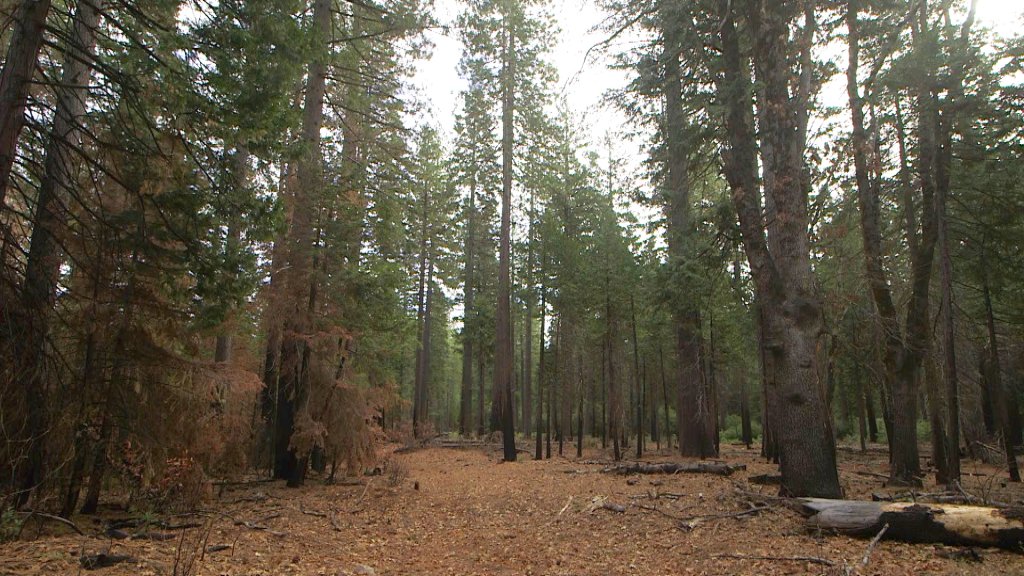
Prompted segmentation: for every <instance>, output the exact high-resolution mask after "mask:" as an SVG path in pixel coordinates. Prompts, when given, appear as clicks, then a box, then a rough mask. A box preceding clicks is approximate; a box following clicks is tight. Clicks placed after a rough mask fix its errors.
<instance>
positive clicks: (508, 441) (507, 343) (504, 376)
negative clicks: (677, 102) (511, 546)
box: [494, 14, 516, 462]
mask: <svg viewBox="0 0 1024 576" xmlns="http://www.w3.org/2000/svg"><path fill="white" fill-rule="evenodd" d="M503 19H504V24H503V25H504V30H503V31H502V35H503V42H502V69H501V89H502V102H501V230H500V240H499V242H500V246H499V249H498V304H497V311H496V314H495V317H496V328H495V350H494V387H495V399H496V408H497V410H496V412H497V413H498V415H499V418H500V423H501V434H502V445H503V451H504V458H505V461H507V462H514V461H515V459H516V438H515V409H514V407H513V405H512V353H513V350H512V324H511V320H512V318H511V302H510V300H511V285H510V284H511V270H510V257H511V229H512V144H513V133H512V132H513V128H512V122H513V116H514V107H515V94H514V85H515V77H516V51H515V35H514V34H513V32H512V23H511V22H510V16H509V15H508V14H504V15H503Z"/></svg>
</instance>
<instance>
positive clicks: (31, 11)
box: [0, 0, 95, 244]
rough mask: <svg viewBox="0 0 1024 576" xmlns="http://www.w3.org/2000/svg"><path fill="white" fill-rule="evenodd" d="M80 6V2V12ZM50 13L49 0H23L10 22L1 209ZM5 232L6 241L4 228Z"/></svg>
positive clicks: (0, 119) (0, 89)
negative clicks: (11, 29)
mask: <svg viewBox="0 0 1024 576" xmlns="http://www.w3.org/2000/svg"><path fill="white" fill-rule="evenodd" d="M83 5H84V4H80V5H79V10H80V11H81V7H82V6H83ZM49 12H50V0H22V2H21V4H20V5H19V6H18V9H17V12H16V13H15V15H14V19H13V22H12V24H13V26H14V33H13V34H11V43H10V44H9V45H8V47H7V52H6V54H5V55H4V64H3V70H2V71H0V211H3V209H4V208H5V207H6V199H7V187H8V186H9V182H10V178H11V170H12V168H13V166H14V158H15V156H16V154H17V148H18V136H19V135H20V134H21V128H22V126H24V124H25V105H26V103H27V100H28V91H29V90H28V89H29V85H30V84H31V83H32V75H33V74H34V73H35V69H36V61H37V60H38V58H39V49H40V48H41V47H42V45H43V28H44V27H45V25H46V16H47V14H49ZM76 18H77V16H76ZM93 31H95V26H94V27H93ZM76 34H77V28H76ZM83 46H84V44H83ZM86 61H87V62H88V60H86ZM4 232H5V236H4V242H5V244H6V242H7V236H6V230H5V231H4Z"/></svg>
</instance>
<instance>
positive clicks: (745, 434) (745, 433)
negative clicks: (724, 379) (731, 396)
mask: <svg viewBox="0 0 1024 576" xmlns="http://www.w3.org/2000/svg"><path fill="white" fill-rule="evenodd" d="M740 429H741V439H742V441H743V443H744V444H746V446H747V450H749V449H750V445H751V444H753V443H754V429H753V426H752V425H751V423H750V397H749V396H748V395H747V382H746V380H745V379H744V380H741V381H740Z"/></svg>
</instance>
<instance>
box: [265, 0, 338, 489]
mask: <svg viewBox="0 0 1024 576" xmlns="http://www.w3.org/2000/svg"><path fill="white" fill-rule="evenodd" d="M331 19H332V16H331V2H330V0H316V1H315V2H314V4H313V20H312V26H313V33H314V35H315V38H316V40H315V41H316V48H317V54H316V55H315V56H314V57H313V60H312V61H311V62H310V64H309V74H308V79H307V82H306V95H305V98H304V101H303V110H302V132H301V135H300V136H301V140H302V143H303V154H302V155H301V156H300V157H299V159H298V160H297V162H296V176H297V178H298V186H297V189H296V191H295V194H294V203H293V208H292V222H291V227H290V229H289V234H288V266H289V269H288V282H287V285H288V288H289V294H288V296H289V299H290V302H288V303H287V305H286V310H287V312H286V315H285V317H284V329H283V332H282V338H281V357H280V366H281V373H280V378H279V384H278V408H279V409H278V422H277V427H276V429H277V432H278V439H277V443H278V445H279V446H281V445H282V444H281V443H284V445H287V446H288V448H287V459H285V460H284V461H282V462H280V463H279V464H280V466H275V476H276V477H278V478H285V479H287V480H288V485H289V486H292V487H296V486H301V485H302V484H303V483H304V482H305V479H306V469H307V467H308V461H309V449H307V447H305V446H295V445H292V444H293V440H294V439H295V433H296V432H297V431H298V429H297V427H298V425H299V424H301V420H302V419H309V418H311V417H312V416H311V415H310V414H309V406H308V403H309V392H310V391H309V385H310V382H309V373H308V366H309V360H310V358H309V357H310V354H311V348H310V347H309V346H307V344H306V338H307V337H308V334H309V332H310V330H311V329H312V328H313V325H312V324H313V318H312V316H313V309H312V305H313V302H312V294H313V293H314V290H313V282H314V281H315V279H314V278H313V274H312V272H313V241H314V237H315V229H314V225H315V218H316V214H317V211H318V201H317V200H318V198H317V194H318V192H319V191H320V190H321V188H322V184H323V182H322V180H323V165H322V164H323V157H322V154H321V150H320V128H321V126H322V125H323V110H324V95H325V92H326V80H327V63H326V58H327V54H326V53H327V50H326V46H328V45H329V43H330V34H331ZM289 417H290V418H289ZM289 419H290V420H291V421H290V422H289V421H288V420H289Z"/></svg>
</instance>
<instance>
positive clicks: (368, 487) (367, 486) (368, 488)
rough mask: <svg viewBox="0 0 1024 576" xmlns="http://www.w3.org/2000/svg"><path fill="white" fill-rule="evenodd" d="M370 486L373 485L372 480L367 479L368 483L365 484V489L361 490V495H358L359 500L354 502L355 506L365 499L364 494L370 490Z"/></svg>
mask: <svg viewBox="0 0 1024 576" xmlns="http://www.w3.org/2000/svg"><path fill="white" fill-rule="evenodd" d="M370 484H373V478H370V479H369V480H368V481H367V482H366V487H365V488H363V493H362V494H360V495H359V499H358V500H356V504H357V505H358V504H361V503H362V501H363V498H365V497H366V492H367V491H369V490H370Z"/></svg>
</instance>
